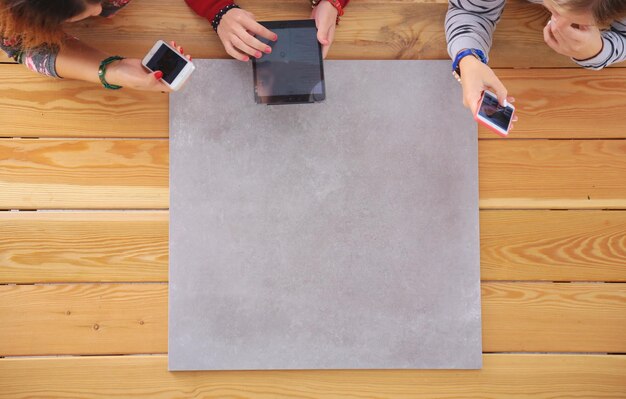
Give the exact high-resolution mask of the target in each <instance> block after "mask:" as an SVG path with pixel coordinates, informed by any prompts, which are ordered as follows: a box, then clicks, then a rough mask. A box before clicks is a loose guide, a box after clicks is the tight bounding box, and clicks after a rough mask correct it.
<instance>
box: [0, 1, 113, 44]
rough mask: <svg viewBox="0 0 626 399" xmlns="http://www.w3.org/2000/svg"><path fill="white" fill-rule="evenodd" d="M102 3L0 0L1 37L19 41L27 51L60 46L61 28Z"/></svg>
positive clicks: (62, 35) (61, 40)
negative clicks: (42, 46) (44, 46)
mask: <svg viewBox="0 0 626 399" xmlns="http://www.w3.org/2000/svg"><path fill="white" fill-rule="evenodd" d="M101 2H102V0H0V36H1V37H4V38H7V39H17V40H20V41H21V43H22V45H23V46H24V47H26V48H30V47H36V46H38V45H41V44H44V43H46V44H52V45H61V44H62V42H63V38H64V33H63V31H62V29H61V25H62V24H63V23H64V22H65V21H67V20H68V19H70V18H72V17H75V16H76V15H79V14H81V13H83V12H84V11H85V9H86V6H87V4H99V3H101Z"/></svg>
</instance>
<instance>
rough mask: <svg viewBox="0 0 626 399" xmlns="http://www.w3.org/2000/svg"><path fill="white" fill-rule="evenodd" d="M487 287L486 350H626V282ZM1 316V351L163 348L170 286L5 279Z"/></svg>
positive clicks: (44, 352)
mask: <svg viewBox="0 0 626 399" xmlns="http://www.w3.org/2000/svg"><path fill="white" fill-rule="evenodd" d="M482 291H483V296H482V298H483V299H482V302H483V303H482V306H483V350H484V351H485V352H609V353H623V352H626V341H625V340H624V339H623V337H624V336H626V284H593V283H587V284H585V283H571V284H554V283H519V282H502V283H483V284H482ZM68 312H69V313H68ZM0 320H3V321H4V322H3V323H1V324H0V337H2V339H0V356H30V355H59V354H83V355H85V354H90V355H93V354H134V353H165V352H167V285H165V284H54V285H1V286H0ZM555 321H558V328H555ZM142 322H143V324H142Z"/></svg>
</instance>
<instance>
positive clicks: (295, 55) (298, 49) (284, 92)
mask: <svg viewBox="0 0 626 399" xmlns="http://www.w3.org/2000/svg"><path fill="white" fill-rule="evenodd" d="M259 23H260V24H261V25H263V26H265V27H266V28H267V29H269V30H271V31H272V32H274V33H276V34H277V35H278V40H277V41H275V42H273V41H271V40H267V39H264V38H262V37H258V38H259V40H261V41H262V42H263V43H266V44H267V45H269V46H270V47H271V48H272V52H271V53H270V54H263V56H262V57H261V58H259V59H256V58H253V59H252V69H253V74H254V98H255V100H256V102H257V103H259V104H297V103H312V102H316V101H322V100H324V99H325V98H326V87H325V85H324V67H323V64H322V46H321V45H320V43H319V42H318V41H317V28H316V27H315V21H314V20H312V19H306V20H298V21H271V22H259Z"/></svg>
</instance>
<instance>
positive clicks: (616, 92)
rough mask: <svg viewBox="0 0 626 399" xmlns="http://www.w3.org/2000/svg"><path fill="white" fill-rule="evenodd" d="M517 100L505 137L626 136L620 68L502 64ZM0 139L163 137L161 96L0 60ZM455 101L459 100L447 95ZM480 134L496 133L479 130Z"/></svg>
mask: <svg viewBox="0 0 626 399" xmlns="http://www.w3.org/2000/svg"><path fill="white" fill-rule="evenodd" d="M497 73H498V75H499V76H500V78H501V79H502V81H503V82H504V84H505V85H506V86H507V88H508V90H509V93H510V94H511V95H514V96H515V97H516V98H517V102H516V106H517V113H518V115H519V122H518V123H517V124H516V125H515V130H514V132H513V133H512V134H511V136H510V139H517V138H594V139H598V138H626V129H623V126H626V102H624V101H622V98H624V96H626V68H624V69H622V68H612V69H610V70H608V69H607V70H604V71H586V70H583V69H567V70H563V69H561V70H553V69H532V70H530V69H526V70H525V69H515V70H510V69H501V70H497ZM0 91H2V92H3V93H8V94H9V95H8V96H6V97H2V98H0V119H3V120H4V118H6V119H7V120H11V121H12V122H11V123H6V124H0V137H2V136H6V137H14V136H15V137H167V136H168V132H169V129H168V128H169V127H168V115H169V102H168V98H167V96H165V95H159V94H157V95H154V94H150V93H141V92H135V91H132V90H122V91H118V92H111V91H105V90H103V89H102V88H101V87H99V86H98V85H94V84H90V83H79V82H70V81H54V80H51V79H49V78H44V77H39V76H36V75H35V74H33V73H32V72H30V71H28V70H26V69H25V68H23V67H22V66H19V65H0ZM453 101H458V102H459V103H460V102H461V99H460V98H458V99H453ZM480 137H481V138H489V139H491V138H496V137H497V136H496V135H495V134H494V133H491V132H490V131H488V129H484V128H482V127H481V128H480Z"/></svg>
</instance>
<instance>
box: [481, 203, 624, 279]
mask: <svg viewBox="0 0 626 399" xmlns="http://www.w3.org/2000/svg"><path fill="white" fill-rule="evenodd" d="M480 264H481V278H482V279H483V280H536V281H537V280H550V281H622V282H623V281H626V212H623V211H567V212H561V211H546V210H538V211H481V212H480Z"/></svg>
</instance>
